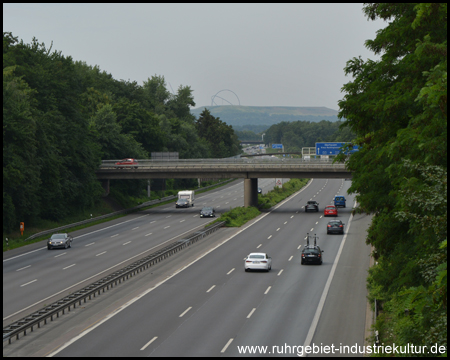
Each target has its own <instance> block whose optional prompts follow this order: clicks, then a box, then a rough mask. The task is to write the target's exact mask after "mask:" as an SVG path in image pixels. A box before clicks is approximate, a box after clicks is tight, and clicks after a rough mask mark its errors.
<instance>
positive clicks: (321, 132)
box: [264, 120, 355, 152]
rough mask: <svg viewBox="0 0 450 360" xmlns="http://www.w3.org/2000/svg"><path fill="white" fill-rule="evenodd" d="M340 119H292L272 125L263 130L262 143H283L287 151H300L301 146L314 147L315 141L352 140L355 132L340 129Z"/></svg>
mask: <svg viewBox="0 0 450 360" xmlns="http://www.w3.org/2000/svg"><path fill="white" fill-rule="evenodd" d="M341 124H342V122H341V121H337V122H331V121H327V120H322V121H319V122H309V121H293V122H281V123H279V124H276V125H272V126H271V127H270V128H269V129H267V130H266V131H265V133H266V135H265V136H264V143H266V144H270V143H272V144H283V145H284V148H285V149H286V150H287V151H298V152H301V151H302V147H315V146H316V142H323V141H325V142H331V141H333V142H345V141H352V140H353V139H354V138H355V134H354V133H353V132H352V131H351V130H350V129H349V128H343V129H340V128H339V127H340V125H341Z"/></svg>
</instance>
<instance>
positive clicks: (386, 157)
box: [339, 3, 447, 346]
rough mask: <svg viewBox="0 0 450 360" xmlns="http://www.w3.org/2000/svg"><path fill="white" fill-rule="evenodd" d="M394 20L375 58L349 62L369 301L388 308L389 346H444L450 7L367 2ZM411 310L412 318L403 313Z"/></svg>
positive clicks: (349, 117)
mask: <svg viewBox="0 0 450 360" xmlns="http://www.w3.org/2000/svg"><path fill="white" fill-rule="evenodd" d="M363 10H364V12H365V14H366V16H367V17H368V19H371V20H374V19H377V18H381V19H384V20H386V21H389V23H388V25H387V26H386V27H385V28H384V29H380V30H379V31H378V32H377V36H376V38H375V39H374V40H367V41H366V46H367V47H368V48H369V49H370V50H372V51H373V52H374V53H375V54H380V55H381V59H380V60H378V61H373V60H370V59H369V60H367V61H363V60H362V59H361V58H360V57H359V58H353V59H351V60H350V61H348V62H347V65H346V67H345V73H346V75H352V76H353V78H354V79H353V80H352V81H351V82H349V83H347V84H345V85H344V86H343V92H344V93H345V96H344V98H343V100H341V101H340V102H339V106H340V112H339V116H340V117H341V118H345V119H346V120H345V121H344V122H343V124H342V127H348V128H350V129H351V130H352V131H353V132H355V133H356V135H357V139H356V140H355V143H357V144H359V145H360V151H358V152H356V153H355V154H353V155H352V156H351V157H350V159H349V160H348V163H347V164H348V168H349V169H350V170H352V172H353V181H352V185H351V187H350V190H349V191H350V192H353V193H356V194H357V195H356V198H357V201H358V204H359V206H358V211H364V212H367V213H373V214H374V215H375V216H374V218H373V221H372V224H371V226H370V228H369V233H368V238H367V241H368V243H370V244H371V245H373V246H374V248H375V249H376V253H375V256H376V260H377V262H378V265H376V266H375V267H374V268H372V269H371V270H370V272H369V278H368V284H369V285H368V286H369V297H370V298H371V299H373V298H377V299H378V300H381V302H382V304H383V310H384V312H385V314H384V315H383V316H382V317H381V318H380V320H379V321H378V322H377V326H378V328H379V330H380V331H381V332H382V335H383V336H384V337H383V341H384V343H385V344H386V343H388V342H389V341H391V342H395V343H396V344H398V345H407V344H408V343H415V344H419V343H420V344H421V345H429V346H431V345H433V344H434V343H438V345H446V343H447V340H446V339H447V308H446V296H447V281H446V278H447V260H446V256H447V255H446V254H447V240H446V239H447V225H446V224H447V200H446V199H447V180H446V179H447V4H397V3H389V4H379V3H377V4H375V3H373V4H372V3H369V4H365V5H364V9H363ZM405 309H407V311H405Z"/></svg>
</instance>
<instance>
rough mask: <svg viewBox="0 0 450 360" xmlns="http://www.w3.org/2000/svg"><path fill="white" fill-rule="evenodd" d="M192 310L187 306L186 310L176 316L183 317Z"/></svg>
mask: <svg viewBox="0 0 450 360" xmlns="http://www.w3.org/2000/svg"><path fill="white" fill-rule="evenodd" d="M191 309H192V306H189V307H188V308H187V309H186V310H184V311H183V312H182V313H181V314H180V316H178V317H183V316H184V315H185V314H186V313H187V312H188V311H189V310H191Z"/></svg>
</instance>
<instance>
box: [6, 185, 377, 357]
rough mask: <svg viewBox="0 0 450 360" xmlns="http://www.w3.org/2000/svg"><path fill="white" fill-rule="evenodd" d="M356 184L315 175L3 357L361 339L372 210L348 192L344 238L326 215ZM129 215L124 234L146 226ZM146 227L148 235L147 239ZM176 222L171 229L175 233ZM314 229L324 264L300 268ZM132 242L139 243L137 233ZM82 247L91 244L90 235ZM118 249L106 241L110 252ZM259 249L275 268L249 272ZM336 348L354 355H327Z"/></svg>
mask: <svg viewBox="0 0 450 360" xmlns="http://www.w3.org/2000/svg"><path fill="white" fill-rule="evenodd" d="M261 184H262V181H261V182H260V186H261ZM349 185H350V183H349V182H345V181H343V180H323V179H319V180H313V181H312V182H311V183H310V184H309V185H308V186H307V187H306V188H304V190H302V191H301V192H299V193H297V194H296V195H295V196H293V197H291V198H290V199H288V200H286V201H285V202H283V203H282V204H279V205H278V206H277V207H276V208H275V209H274V210H272V211H271V212H269V213H264V214H262V215H261V216H260V217H258V218H257V219H255V220H254V221H252V222H250V223H248V224H247V225H244V226H243V227H242V229H233V230H231V229H224V230H220V231H219V232H218V233H216V234H214V235H211V239H210V240H204V241H205V242H204V243H202V244H199V245H198V246H197V247H196V249H192V252H191V253H189V252H181V253H180V257H178V255H175V256H172V257H171V258H170V261H168V262H166V263H165V264H164V262H162V263H161V264H162V265H161V268H160V269H155V270H153V272H149V271H147V272H144V273H143V275H142V276H141V277H140V279H138V280H137V281H136V282H135V283H134V285H127V284H124V285H122V288H121V289H122V290H120V289H119V290H117V293H116V295H113V294H114V291H112V292H111V296H109V295H105V296H101V297H99V299H103V300H99V301H94V302H93V303H96V304H92V305H89V306H86V309H85V310H79V313H77V311H75V312H74V314H73V315H69V318H68V321H64V320H63V319H61V320H59V321H58V322H56V323H55V324H54V325H52V324H50V325H46V327H48V331H47V330H45V329H41V330H39V331H36V332H35V333H36V334H35V335H31V336H30V338H31V339H30V340H28V339H27V340H26V341H27V343H28V345H27V346H20V342H21V341H22V338H21V339H19V340H18V341H15V342H14V343H13V344H12V345H9V347H8V346H7V347H5V346H4V355H10V356H14V355H17V356H19V355H22V356H30V355H35V356H36V355H40V356H42V355H48V354H50V355H53V356H222V355H225V356H263V355H271V356H274V355H276V356H283V355H286V356H292V355H300V353H299V352H300V346H304V345H314V344H315V345H317V346H318V345H321V346H325V345H330V346H331V345H335V346H336V347H337V348H338V347H339V345H349V346H351V345H355V344H358V345H363V344H364V337H365V330H366V328H367V326H368V324H366V307H367V301H366V289H365V278H366V276H367V269H368V267H369V253H370V251H369V248H368V247H367V246H366V245H365V231H366V228H367V226H368V224H369V220H370V219H369V218H368V217H365V216H361V215H360V216H355V217H353V216H351V215H350V213H351V207H352V204H353V198H352V196H347V208H345V209H342V208H339V216H338V218H339V219H342V220H343V221H344V223H345V224H346V225H345V230H346V231H345V234H344V235H327V234H326V224H327V222H328V221H329V219H328V218H324V217H323V209H324V207H325V205H328V204H330V203H331V201H332V198H333V197H334V195H336V194H346V189H347V188H348V186H349ZM240 186H241V187H242V183H241V185H240ZM230 189H231V190H230V191H232V190H233V188H232V187H230ZM241 191H242V190H241ZM224 196H226V197H227V200H228V199H229V198H233V196H228V195H224ZM310 199H313V200H317V201H318V202H319V204H320V211H319V212H318V213H311V212H308V213H305V212H304V210H303V205H304V204H306V201H308V200H310ZM211 200H212V198H211ZM236 200H237V199H236ZM236 200H235V201H236ZM216 201H217V199H216ZM222 201H224V200H222ZM240 201H241V202H242V198H241V200H240ZM197 202H198V199H196V208H197V209H196V210H197V211H198V210H199V206H198V205H197ZM227 205H228V204H227ZM221 206H222V205H221ZM216 209H217V206H216ZM219 209H220V208H219ZM174 210H175V209H173V208H169V209H168V213H164V210H161V212H162V213H159V212H158V213H157V214H155V213H153V212H152V213H151V214H148V215H146V214H139V216H140V215H143V219H144V220H145V221H146V223H147V224H148V225H150V224H149V222H150V221H149V220H150V219H146V217H149V216H155V219H156V221H161V220H163V219H168V220H170V223H171V224H175V223H176V224H179V222H180V221H181V220H182V219H183V216H184V215H185V214H182V215H180V214H181V213H178V212H175V211H174ZM177 210H182V209H177ZM183 210H184V209H183ZM186 210H188V211H191V210H192V209H186ZM169 212H170V213H169ZM156 215H159V217H157V216H156ZM169 215H170V216H171V217H170V218H166V217H165V216H169ZM160 218H161V219H160ZM144 220H142V221H144ZM198 220H200V219H197V218H194V217H193V216H192V217H191V218H189V219H186V220H185V222H189V223H192V225H195V224H194V221H198ZM202 220H205V219H202ZM135 221H136V222H135ZM152 221H153V220H152ZM130 222H135V223H134V224H130V225H129V226H128V225H126V224H127V223H126V224H123V225H121V228H122V227H123V226H125V227H126V230H123V231H122V230H121V231H120V233H119V235H117V237H118V236H120V234H121V233H127V234H130V233H133V231H138V230H139V229H135V230H133V229H134V228H136V227H137V226H139V228H140V226H141V225H136V224H140V222H139V218H138V217H136V220H133V221H130ZM162 225H165V224H163V223H161V225H160V227H161V226H162ZM127 226H128V227H127ZM165 226H168V225H165ZM171 226H172V225H171ZM162 227H163V228H164V226H162ZM162 230H164V229H162ZM162 230H160V231H162ZM146 231H148V229H145V231H143V232H142V234H141V235H140V236H141V237H142V236H144V237H145V234H144V232H146ZM176 231H178V232H179V231H180V228H179V227H177V229H176ZM176 231H175V232H174V233H173V234H170V235H169V234H168V236H175V234H176ZM113 232H114V231H112V232H108V233H107V235H106V236H103V238H102V239H106V240H105V243H109V242H110V241H111V240H110V239H111V238H112V236H113V235H114V234H112V233H113ZM308 232H309V233H310V234H314V233H315V234H317V236H318V245H320V246H321V248H322V249H323V250H324V253H323V255H324V263H323V264H322V265H300V254H301V248H302V246H304V245H305V236H306V233H308ZM129 236H130V235H128V237H129ZM149 237H151V236H149ZM113 239H114V238H113ZM79 240H81V239H79ZM124 240H127V238H125V237H124V238H123V239H122V240H121V241H123V242H125V241H124ZM90 241H93V240H92V239H91V240H90ZM98 241H101V240H98ZM128 241H129V240H128ZM131 241H132V242H133V241H135V242H139V240H138V238H136V240H131ZM207 241H210V242H209V245H207V244H208V243H207ZM80 242H81V241H80ZM80 242H78V243H79V244H80ZM95 242H96V241H95ZM96 243H97V242H96ZM83 245H84V247H85V248H86V245H88V244H87V243H86V244H83ZM138 245H139V244H138ZM78 246H79V247H80V248H81V246H80V245H78ZM105 246H106V245H105ZM120 246H124V247H123V248H122V249H124V248H125V245H120ZM120 246H119V243H117V244H116V245H115V247H116V248H118V247H119V248H120ZM137 247H139V246H137ZM140 247H141V248H142V247H143V246H142V243H141V246H140ZM76 248H77V247H76V246H75V247H74V248H73V249H69V250H74V249H76ZM87 248H89V247H87ZM113 248H114V247H111V248H109V247H108V250H106V248H104V249H100V248H99V249H98V250H100V251H99V253H101V252H102V251H105V250H106V251H110V252H113V251H114V250H113ZM96 250H97V249H96ZM90 251H91V250H90ZM254 251H261V252H266V253H268V254H269V256H271V257H272V259H273V265H272V270H271V271H270V272H268V273H266V272H256V271H255V272H249V273H247V272H244V258H245V256H246V255H248V253H250V252H254ZM42 252H43V251H42ZM55 252H56V251H55ZM119 252H120V251H119ZM37 253H39V251H38V252H37ZM43 253H49V252H48V251H45V252H43ZM50 253H52V255H53V252H50ZM61 253H62V252H61ZM183 253H184V254H183ZM95 255H97V253H96V251H91V256H95ZM104 255H106V254H104ZM129 255H130V254H128V255H127V256H129ZM85 256H86V255H85ZM99 256H101V255H99ZM23 257H25V256H23ZM62 257H63V256H62ZM87 257H88V256H87ZM114 257H115V258H116V260H115V261H117V256H114ZM52 259H54V258H47V261H49V260H52ZM105 259H106V257H105ZM22 265H23V264H22ZM66 266H67V265H66ZM91 266H94V265H89V267H91ZM105 266H110V265H105ZM158 266H159V265H158ZM4 268H5V263H4ZM94 271H99V269H97V270H94ZM145 273H147V274H145ZM158 275H159V276H158ZM85 276H87V275H86V274H85V275H84V277H85ZM4 277H5V275H4ZM63 278H64V277H62V279H63ZM138 278H139V277H138ZM72 282H73V281H72ZM4 283H5V281H4ZM32 284H33V283H31V284H30V285H32ZM63 286H67V284H66V285H63ZM4 288H5V284H4ZM126 289H128V291H127V290H126ZM52 291H54V290H52ZM4 294H5V291H4ZM119 294H121V296H119ZM113 299H115V300H114V301H113ZM4 307H5V305H4ZM83 311H84V312H85V315H83ZM76 313H77V314H76ZM4 314H5V310H4ZM57 333H58V334H57ZM46 334H47V335H46ZM27 337H28V335H27ZM5 351H6V352H5ZM33 351H34V352H33ZM317 355H324V354H317ZM340 355H342V356H345V355H348V354H340V353H339V354H338V353H335V354H331V356H340ZM350 355H352V354H350Z"/></svg>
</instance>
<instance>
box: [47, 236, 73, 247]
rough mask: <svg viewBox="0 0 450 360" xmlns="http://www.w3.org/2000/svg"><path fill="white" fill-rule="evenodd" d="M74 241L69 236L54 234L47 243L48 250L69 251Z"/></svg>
mask: <svg viewBox="0 0 450 360" xmlns="http://www.w3.org/2000/svg"><path fill="white" fill-rule="evenodd" d="M72 241H73V237H72V236H70V235H69V234H53V235H52V236H51V238H50V239H48V241H47V249H49V250H51V249H57V248H63V249H67V248H68V247H69V248H70V247H72Z"/></svg>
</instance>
